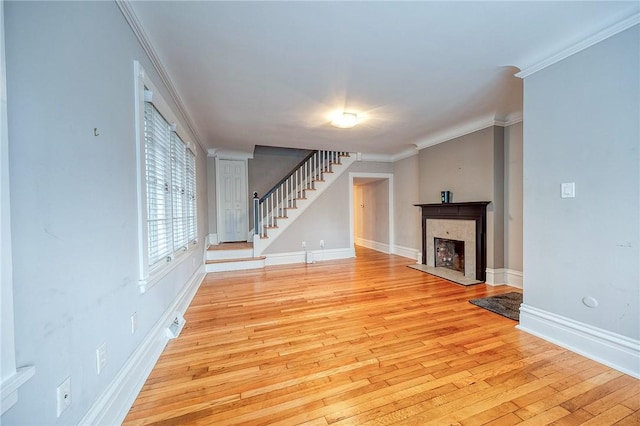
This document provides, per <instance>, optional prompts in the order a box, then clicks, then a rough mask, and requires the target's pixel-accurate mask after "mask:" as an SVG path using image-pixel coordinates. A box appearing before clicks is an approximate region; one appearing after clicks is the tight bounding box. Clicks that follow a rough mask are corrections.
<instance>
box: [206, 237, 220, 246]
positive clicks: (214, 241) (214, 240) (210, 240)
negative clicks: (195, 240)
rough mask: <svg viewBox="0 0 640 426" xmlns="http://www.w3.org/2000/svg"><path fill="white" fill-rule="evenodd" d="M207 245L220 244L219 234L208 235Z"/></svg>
mask: <svg viewBox="0 0 640 426" xmlns="http://www.w3.org/2000/svg"><path fill="white" fill-rule="evenodd" d="M206 243H207V244H206V246H207V247H209V246H217V245H218V234H209V235H207V241H206Z"/></svg>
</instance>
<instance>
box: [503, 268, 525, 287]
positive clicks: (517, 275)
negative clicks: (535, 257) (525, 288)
mask: <svg viewBox="0 0 640 426" xmlns="http://www.w3.org/2000/svg"><path fill="white" fill-rule="evenodd" d="M506 271H507V272H506V275H507V282H506V284H507V285H508V286H511V287H517V288H522V283H523V277H524V276H523V275H522V272H521V271H516V270H514V269H507V270H506Z"/></svg>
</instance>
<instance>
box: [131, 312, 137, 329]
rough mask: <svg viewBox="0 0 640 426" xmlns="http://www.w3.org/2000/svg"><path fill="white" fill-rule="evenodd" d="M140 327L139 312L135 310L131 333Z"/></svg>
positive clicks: (132, 317)
mask: <svg viewBox="0 0 640 426" xmlns="http://www.w3.org/2000/svg"><path fill="white" fill-rule="evenodd" d="M137 329H138V313H137V312H134V313H133V314H132V315H131V334H133V333H135V332H136V330H137Z"/></svg>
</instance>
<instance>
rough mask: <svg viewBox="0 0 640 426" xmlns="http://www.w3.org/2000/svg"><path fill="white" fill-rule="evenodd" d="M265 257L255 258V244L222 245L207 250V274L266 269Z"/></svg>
mask: <svg viewBox="0 0 640 426" xmlns="http://www.w3.org/2000/svg"><path fill="white" fill-rule="evenodd" d="M265 259H266V257H265V256H257V257H254V256H253V243H244V242H243V243H222V244H218V245H215V246H210V247H209V248H208V249H207V260H206V262H205V270H206V271H207V272H223V271H241V270H245V269H258V268H264V265H265Z"/></svg>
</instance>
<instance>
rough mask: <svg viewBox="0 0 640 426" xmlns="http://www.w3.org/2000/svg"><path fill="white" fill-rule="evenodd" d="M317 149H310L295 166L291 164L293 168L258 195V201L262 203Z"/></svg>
mask: <svg viewBox="0 0 640 426" xmlns="http://www.w3.org/2000/svg"><path fill="white" fill-rule="evenodd" d="M316 152H318V151H310V152H309V154H307V156H306V157H304V158H303V159H302V160H301V161H300V162H299V163H298V164H296V165H295V166H293V168H292V169H291V171H290V172H289V173H287V174H286V175H285V176H284V177H283V178H282V179H280V181H279V182H278V183H276V184H275V185H273V188H271V189H270V190H269V191H268V192H267V193H266V194H264V195H263V196H262V197H260V203H263V202H264V200H266V199H267V198H268V197H269V195H271V194H273V193H274V192H275V191H276V189H278V188H279V187H280V186H281V185H282V184H283V183H285V182H286V180H287V179H289V178H290V177H291V176H293V174H294V173H295V172H297V171H298V170H299V169H300V167H302V166H304V164H305V163H306V162H307V161H309V160H310V159H311V158H312V157H313V156H314V155H315V154H316Z"/></svg>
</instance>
